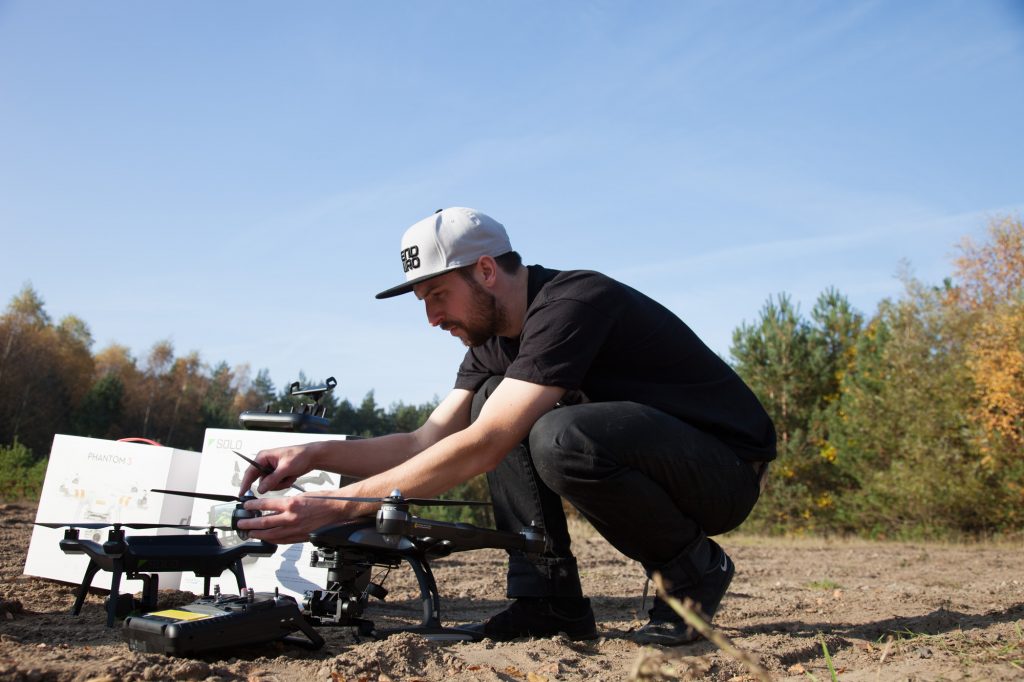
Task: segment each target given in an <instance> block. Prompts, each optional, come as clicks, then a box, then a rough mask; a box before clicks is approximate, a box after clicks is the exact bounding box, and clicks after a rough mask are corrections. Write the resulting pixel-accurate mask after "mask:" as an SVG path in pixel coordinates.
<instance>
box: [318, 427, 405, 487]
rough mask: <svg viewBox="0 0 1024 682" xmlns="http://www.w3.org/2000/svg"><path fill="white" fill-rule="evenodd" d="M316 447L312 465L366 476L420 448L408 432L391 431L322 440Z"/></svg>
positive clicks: (394, 464)
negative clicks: (366, 436) (388, 432)
mask: <svg viewBox="0 0 1024 682" xmlns="http://www.w3.org/2000/svg"><path fill="white" fill-rule="evenodd" d="M315 448H316V449H315V453H314V457H313V462H314V465H315V468H317V469H323V470H324V471H332V472H334V473H336V474H342V475H343V476H352V477H354V478H367V477H369V476H373V475H375V474H379V473H381V472H382V471H387V470H388V469H391V468H393V467H396V466H398V465H399V464H401V463H402V462H404V461H405V460H407V459H409V458H410V457H412V456H413V455H415V454H416V453H417V452H419V450H420V449H421V448H420V445H419V442H418V440H417V439H416V437H415V435H414V434H411V433H393V434H389V435H387V436H378V437H376V438H367V439H365V440H362V439H354V440H325V441H319V442H318V443H316V445H315Z"/></svg>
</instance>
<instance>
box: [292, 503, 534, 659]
mask: <svg viewBox="0 0 1024 682" xmlns="http://www.w3.org/2000/svg"><path fill="white" fill-rule="evenodd" d="M324 499H334V500H350V501H353V502H379V503H380V504H381V507H380V509H379V510H378V511H377V515H376V518H369V517H363V518H358V519H353V520H351V521H346V522H344V523H340V524H336V525H332V526H325V527H323V528H320V529H318V530H316V531H314V532H313V533H311V534H310V536H309V541H310V542H311V543H313V544H314V545H315V546H316V547H317V551H316V552H314V553H313V558H312V562H311V565H312V566H314V567H318V568H326V569H327V587H326V589H324V590H312V591H309V592H306V594H305V598H304V599H303V602H302V612H303V615H305V616H306V618H307V619H309V620H310V621H311V622H313V623H315V624H317V625H325V626H342V627H354V628H356V629H357V631H358V633H359V634H361V635H364V636H370V637H375V638H382V637H386V636H387V635H389V634H392V633H394V632H414V633H417V634H421V635H424V636H426V637H428V638H430V639H450V640H477V639H479V638H480V635H479V634H478V633H475V632H471V631H468V630H464V629H459V628H452V627H445V626H444V625H443V624H442V622H441V599H440V595H439V593H438V589H437V582H436V581H435V580H434V575H433V572H432V571H431V570H430V561H431V560H432V559H436V558H440V557H444V556H447V555H449V554H452V553H454V552H464V551H468V550H473V549H484V548H496V549H506V550H518V551H522V552H525V553H527V554H539V553H541V552H543V551H544V548H545V546H546V540H545V536H544V533H543V531H541V530H540V529H539V528H537V527H536V526H531V527H528V528H524V529H523V530H522V531H520V532H519V533H511V532H506V531H499V530H491V529H486V528H479V527H477V526H473V525H471V524H468V523H449V522H446V521H432V520H430V519H425V518H422V517H419V516H414V515H412V514H411V513H409V506H410V505H419V506H446V505H487V504H490V503H489V502H467V501H461V500H436V499H419V498H406V497H403V496H402V493H401V491H399V490H394V491H392V492H391V494H390V495H389V496H387V497H384V498H363V497H327V498H324ZM403 561H404V562H405V563H407V564H408V565H409V567H410V568H411V569H412V571H413V573H414V574H415V576H416V581H417V583H418V585H419V591H420V595H419V596H420V602H421V604H422V607H423V618H422V620H421V621H420V623H419V625H414V626H404V627H396V628H391V629H378V628H376V627H375V626H374V624H373V621H370V620H367V619H365V618H363V617H362V615H363V611H364V610H365V609H366V607H367V604H368V602H369V598H370V597H375V598H377V599H380V600H383V599H384V598H385V596H386V595H387V590H386V589H385V588H384V586H383V585H382V584H381V583H379V582H373V581H372V580H371V571H372V570H373V569H374V568H375V567H376V568H383V569H388V570H390V569H392V568H396V567H398V566H399V565H400V564H401V563H402V562H403ZM385 575H386V574H385Z"/></svg>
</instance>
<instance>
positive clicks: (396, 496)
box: [306, 490, 491, 507]
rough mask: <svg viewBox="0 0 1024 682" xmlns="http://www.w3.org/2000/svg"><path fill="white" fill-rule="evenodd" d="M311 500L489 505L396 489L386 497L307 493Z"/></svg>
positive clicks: (421, 505)
mask: <svg viewBox="0 0 1024 682" xmlns="http://www.w3.org/2000/svg"><path fill="white" fill-rule="evenodd" d="M306 497H307V498H308V499H312V500H341V501H344V502H369V503H371V504H373V503H378V504H415V505H416V506H418V507H484V506H488V507H489V506H490V505H491V503H490V502H480V501H477V500H440V499H437V498H424V497H402V493H400V492H398V491H397V490H396V491H394V492H392V493H391V494H390V495H388V496H387V497H328V496H326V495H324V496H319V495H307V496H306Z"/></svg>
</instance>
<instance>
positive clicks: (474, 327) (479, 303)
mask: <svg viewBox="0 0 1024 682" xmlns="http://www.w3.org/2000/svg"><path fill="white" fill-rule="evenodd" d="M466 281H467V282H468V283H469V288H470V290H471V291H472V295H473V300H472V302H473V306H472V309H471V310H470V312H469V316H468V317H467V318H466V320H465V321H464V322H463V321H461V320H448V321H446V322H445V323H444V324H443V325H441V328H442V329H444V330H445V331H448V330H449V329H451V328H452V327H462V329H463V330H464V331H465V332H466V338H464V339H462V343H463V344H465V345H466V346H468V347H470V348H474V347H476V346H482V345H483V344H485V343H487V341H488V340H490V339H492V338H494V337H495V336H497V335H498V332H499V331H500V330H502V329H504V328H505V326H506V321H507V319H508V318H507V316H506V315H505V309H504V308H502V307H501V306H499V305H498V299H497V298H496V297H495V296H494V294H492V293H491V292H489V291H487V290H486V289H484V288H483V287H482V286H480V284H479V283H478V282H477V281H476V280H473V279H469V278H466Z"/></svg>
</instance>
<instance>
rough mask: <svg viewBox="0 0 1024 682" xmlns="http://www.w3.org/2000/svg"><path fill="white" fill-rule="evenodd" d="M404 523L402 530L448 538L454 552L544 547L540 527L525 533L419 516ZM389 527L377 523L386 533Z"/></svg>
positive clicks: (538, 549) (530, 551)
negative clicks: (382, 526) (537, 529)
mask: <svg viewBox="0 0 1024 682" xmlns="http://www.w3.org/2000/svg"><path fill="white" fill-rule="evenodd" d="M399 525H401V526H403V528H402V529H401V530H399V529H398V528H396V529H394V530H398V532H399V533H400V534H403V535H409V536H413V537H420V538H428V537H429V538H435V539H438V540H448V541H449V542H450V543H451V546H452V551H453V552H464V551H467V550H472V549H486V548H494V549H506V550H519V551H521V552H526V553H528V554H539V553H541V552H543V551H544V547H545V541H544V535H543V534H542V533H540V532H539V531H535V530H533V529H528V530H526V531H524V532H522V533H510V532H508V531H499V530H491V529H489V528H480V527H478V526H474V525H472V524H469V523H450V522H448V521H433V520H430V519H423V518H420V517H418V516H411V517H409V520H408V521H404V522H399ZM387 530H391V529H387V528H380V527H378V531H380V532H381V533H384V532H385V531H387Z"/></svg>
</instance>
